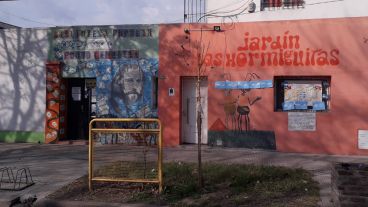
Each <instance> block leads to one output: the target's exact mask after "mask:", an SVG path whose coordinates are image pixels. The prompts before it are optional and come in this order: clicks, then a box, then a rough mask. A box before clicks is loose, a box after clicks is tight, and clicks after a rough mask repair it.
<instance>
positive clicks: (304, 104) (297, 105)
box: [294, 101, 308, 109]
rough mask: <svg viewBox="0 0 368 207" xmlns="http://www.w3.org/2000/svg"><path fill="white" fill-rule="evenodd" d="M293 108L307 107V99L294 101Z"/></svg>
mask: <svg viewBox="0 0 368 207" xmlns="http://www.w3.org/2000/svg"><path fill="white" fill-rule="evenodd" d="M294 107H295V109H308V101H295V102H294Z"/></svg>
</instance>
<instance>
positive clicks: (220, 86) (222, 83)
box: [215, 81, 226, 89]
mask: <svg viewBox="0 0 368 207" xmlns="http://www.w3.org/2000/svg"><path fill="white" fill-rule="evenodd" d="M215 88H217V89H226V82H225V81H216V82H215Z"/></svg>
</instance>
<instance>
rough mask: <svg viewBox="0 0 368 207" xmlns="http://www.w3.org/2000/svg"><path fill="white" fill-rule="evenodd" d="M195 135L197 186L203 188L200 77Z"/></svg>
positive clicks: (197, 86)
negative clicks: (196, 139)
mask: <svg viewBox="0 0 368 207" xmlns="http://www.w3.org/2000/svg"><path fill="white" fill-rule="evenodd" d="M196 89H197V97H196V98H197V100H196V101H197V103H196V105H197V107H196V108H197V136H198V186H199V188H200V189H202V188H203V174H202V112H201V109H202V104H201V88H200V78H199V77H198V79H197V84H196Z"/></svg>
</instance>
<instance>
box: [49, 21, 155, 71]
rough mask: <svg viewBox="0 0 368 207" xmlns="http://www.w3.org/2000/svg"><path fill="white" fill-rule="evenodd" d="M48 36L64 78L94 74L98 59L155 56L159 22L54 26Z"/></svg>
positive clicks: (52, 57)
mask: <svg viewBox="0 0 368 207" xmlns="http://www.w3.org/2000/svg"><path fill="white" fill-rule="evenodd" d="M50 39H51V44H50V46H51V50H50V51H51V53H50V54H49V60H57V61H60V62H63V63H64V66H63V73H62V75H63V77H90V78H93V77H96V71H97V68H96V67H95V66H96V64H95V63H96V62H99V61H104V60H110V61H114V60H121V59H146V58H158V25H124V26H123V25H122V26H98V27H97V26H89V27H88V26H84V27H63V28H53V29H52V30H51V33H50Z"/></svg>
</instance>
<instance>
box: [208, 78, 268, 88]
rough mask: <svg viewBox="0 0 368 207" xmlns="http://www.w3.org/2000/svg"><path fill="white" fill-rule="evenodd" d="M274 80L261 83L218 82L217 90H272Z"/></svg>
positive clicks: (216, 84) (216, 83) (261, 81)
mask: <svg viewBox="0 0 368 207" xmlns="http://www.w3.org/2000/svg"><path fill="white" fill-rule="evenodd" d="M272 87H273V84H272V80H260V81H216V82H215V88H216V89H255V88H272Z"/></svg>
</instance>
